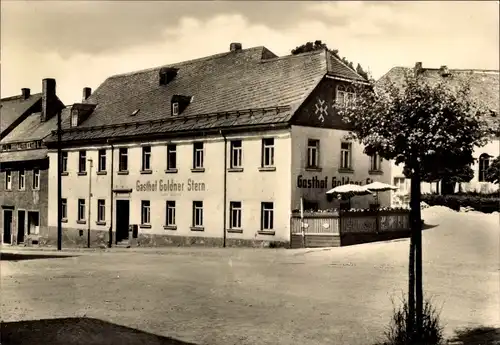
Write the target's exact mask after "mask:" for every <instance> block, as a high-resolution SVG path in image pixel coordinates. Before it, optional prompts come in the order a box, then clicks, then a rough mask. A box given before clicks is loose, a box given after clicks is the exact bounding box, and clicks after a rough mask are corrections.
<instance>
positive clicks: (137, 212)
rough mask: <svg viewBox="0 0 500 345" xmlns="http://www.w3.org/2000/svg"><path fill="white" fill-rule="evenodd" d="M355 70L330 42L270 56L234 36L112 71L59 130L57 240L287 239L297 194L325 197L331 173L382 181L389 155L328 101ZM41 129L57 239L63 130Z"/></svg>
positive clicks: (336, 179) (313, 199) (339, 180)
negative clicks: (201, 50) (377, 152)
mask: <svg viewBox="0 0 500 345" xmlns="http://www.w3.org/2000/svg"><path fill="white" fill-rule="evenodd" d="M214 69H215V71H214ZM190 71H197V72H198V73H197V75H196V80H195V79H193V78H194V77H193V75H191V74H190V73H189V72H190ZM204 71H206V73H207V74H206V75H205V74H203V72H204ZM243 71H244V72H243ZM219 80H222V81H224V82H219ZM133 81H134V82H135V83H134V82H133ZM352 83H366V81H365V80H364V79H363V78H362V77H360V76H359V75H357V73H355V72H354V71H352V70H351V69H349V68H348V67H346V66H345V65H343V64H342V62H340V61H338V60H337V59H336V58H335V57H333V56H331V55H330V54H329V53H328V52H327V51H325V50H323V51H317V52H312V53H305V54H300V55H296V56H287V57H277V56H275V55H274V54H273V53H271V52H270V51H269V50H267V49H266V48H264V47H257V48H250V49H241V46H240V45H238V44H232V45H231V50H230V52H229V53H223V54H219V55H216V56H212V57H207V58H203V59H198V60H193V61H188V62H184V63H180V64H176V65H173V66H166V67H162V68H158V69H154V70H146V71H141V72H136V73H131V74H127V75H120V76H114V77H111V78H108V79H107V80H106V81H105V82H104V83H103V84H102V85H101V86H100V87H99V88H98V89H97V90H96V91H95V92H94V94H92V95H91V96H90V97H89V98H88V100H86V102H84V103H83V104H76V105H74V106H73V107H72V110H71V114H72V119H71V121H69V122H70V123H69V124H66V126H67V127H66V129H65V131H64V133H63V140H62V143H61V145H62V146H63V154H62V163H63V164H62V167H63V172H62V175H63V176H62V203H61V207H62V222H63V243H65V244H66V245H77V246H85V245H90V246H96V245H116V244H120V243H128V244H131V243H133V242H134V243H137V244H139V245H141V246H160V245H191V244H204V245H228V246H232V245H250V246H251V245H259V244H261V243H263V242H274V243H277V244H283V245H286V244H288V243H289V241H290V213H291V212H292V211H293V210H295V209H298V208H299V207H300V199H301V198H303V199H304V203H305V204H306V206H307V207H309V208H316V209H317V208H319V209H326V208H332V207H334V206H335V203H336V202H338V201H336V200H332V199H329V198H328V197H327V195H326V191H327V190H329V189H331V188H333V186H336V185H339V184H345V183H356V184H366V183H371V182H372V181H382V182H389V181H390V174H389V173H388V171H389V164H388V162H385V161H382V160H380V159H379V158H378V157H369V156H367V155H366V154H364V153H363V149H362V147H361V146H360V145H359V144H357V143H353V142H348V141H346V140H345V138H344V136H345V134H347V128H346V126H345V125H344V124H343V123H342V121H341V120H340V118H339V116H338V115H336V114H335V112H334V111H333V105H334V103H335V102H339V101H340V100H341V99H342V100H344V99H345V95H346V91H345V90H351V89H349V85H351V84H352ZM193 84H196V86H195V87H194V86H193ZM214 85H217V86H219V88H218V89H216V88H214ZM130 88H134V89H135V91H133V90H131V89H130ZM221 88H222V90H221ZM266 88H267V89H266ZM252 90H253V91H252ZM130 94H133V95H138V96H137V98H135V99H134V97H129V95H130ZM108 100H109V101H108ZM112 114H114V116H111V115H112ZM123 114H127V117H126V118H125V117H120V116H124V115H123ZM141 116H142V117H141ZM47 143H48V145H49V147H50V148H51V150H50V151H49V159H50V172H49V208H50V212H49V228H48V231H47V233H46V234H45V238H46V240H47V241H49V242H50V241H53V242H55V241H56V229H57V222H58V219H57V207H58V203H57V177H58V172H57V169H53V167H56V166H57V159H58V158H57V152H56V150H55V148H56V146H57V145H58V143H57V141H56V140H55V138H54V137H52V138H50V139H49V140H48V141H47ZM389 201H390V200H389V196H387V197H386V198H385V199H384V197H383V196H382V203H384V204H388V203H389ZM368 203H370V200H368V199H366V198H360V197H358V198H354V199H353V205H355V207H356V205H357V206H358V207H360V206H364V205H367V204H368Z"/></svg>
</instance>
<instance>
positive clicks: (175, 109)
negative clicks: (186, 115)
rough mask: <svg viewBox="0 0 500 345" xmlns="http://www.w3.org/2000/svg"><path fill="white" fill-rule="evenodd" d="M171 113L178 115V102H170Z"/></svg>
mask: <svg viewBox="0 0 500 345" xmlns="http://www.w3.org/2000/svg"><path fill="white" fill-rule="evenodd" d="M172 115H179V103H178V102H174V103H172Z"/></svg>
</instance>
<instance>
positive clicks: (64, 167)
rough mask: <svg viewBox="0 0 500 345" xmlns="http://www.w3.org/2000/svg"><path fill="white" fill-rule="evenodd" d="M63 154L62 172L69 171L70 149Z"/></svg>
mask: <svg viewBox="0 0 500 345" xmlns="http://www.w3.org/2000/svg"><path fill="white" fill-rule="evenodd" d="M61 155H62V162H61V163H62V167H61V172H63V173H65V172H68V151H63V152H62V153H61Z"/></svg>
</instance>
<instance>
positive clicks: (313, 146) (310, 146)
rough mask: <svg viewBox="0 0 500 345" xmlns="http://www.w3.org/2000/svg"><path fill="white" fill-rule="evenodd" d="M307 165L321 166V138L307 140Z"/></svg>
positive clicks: (311, 166) (309, 166)
mask: <svg viewBox="0 0 500 345" xmlns="http://www.w3.org/2000/svg"><path fill="white" fill-rule="evenodd" d="M307 167H308V168H318V167H319V140H313V139H309V140H307Z"/></svg>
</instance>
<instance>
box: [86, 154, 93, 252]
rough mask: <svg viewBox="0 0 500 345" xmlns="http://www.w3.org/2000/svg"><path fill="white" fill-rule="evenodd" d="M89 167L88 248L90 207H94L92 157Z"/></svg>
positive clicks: (88, 240) (88, 243) (88, 241)
mask: <svg viewBox="0 0 500 345" xmlns="http://www.w3.org/2000/svg"><path fill="white" fill-rule="evenodd" d="M88 161H89V163H90V167H89V207H88V217H87V218H88V227H87V248H90V209H91V208H92V166H93V164H92V163H93V161H92V158H89V159H88Z"/></svg>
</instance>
